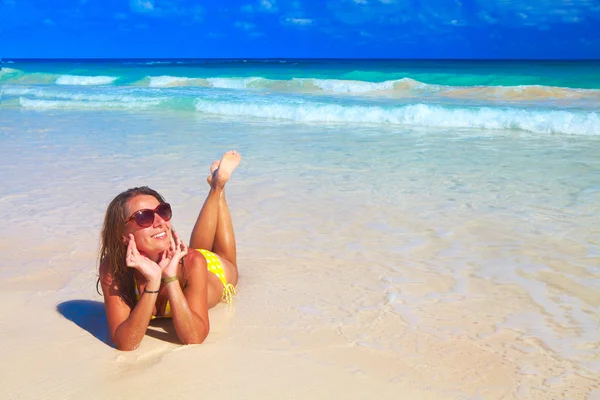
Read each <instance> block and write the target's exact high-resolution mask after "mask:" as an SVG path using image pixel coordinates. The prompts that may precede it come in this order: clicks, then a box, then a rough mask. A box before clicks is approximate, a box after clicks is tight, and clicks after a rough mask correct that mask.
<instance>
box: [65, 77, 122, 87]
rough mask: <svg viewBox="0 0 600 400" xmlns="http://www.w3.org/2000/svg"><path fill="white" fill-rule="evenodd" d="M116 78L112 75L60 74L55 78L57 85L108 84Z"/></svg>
mask: <svg viewBox="0 0 600 400" xmlns="http://www.w3.org/2000/svg"><path fill="white" fill-rule="evenodd" d="M116 80H117V77H114V76H81V75H61V76H59V77H58V79H57V80H56V84H57V85H110V84H111V83H113V82H114V81H116Z"/></svg>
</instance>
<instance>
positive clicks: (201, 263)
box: [183, 248, 206, 277]
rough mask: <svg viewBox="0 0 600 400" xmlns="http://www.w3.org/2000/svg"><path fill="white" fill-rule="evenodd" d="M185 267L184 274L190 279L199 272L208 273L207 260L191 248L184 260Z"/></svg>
mask: <svg viewBox="0 0 600 400" xmlns="http://www.w3.org/2000/svg"><path fill="white" fill-rule="evenodd" d="M183 267H184V274H185V275H186V277H189V276H190V275H193V274H195V273H196V272H198V271H200V272H202V271H206V259H205V258H204V256H202V254H201V253H200V252H199V251H197V250H195V249H191V248H190V249H188V253H187V255H186V256H185V257H184V259H183Z"/></svg>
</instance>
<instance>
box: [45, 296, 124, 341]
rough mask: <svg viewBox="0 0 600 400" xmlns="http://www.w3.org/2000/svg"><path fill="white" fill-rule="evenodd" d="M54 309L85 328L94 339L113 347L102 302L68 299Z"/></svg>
mask: <svg viewBox="0 0 600 400" xmlns="http://www.w3.org/2000/svg"><path fill="white" fill-rule="evenodd" d="M56 309H57V310H58V312H59V313H60V314H62V316H63V317H65V318H66V319H68V320H70V321H72V322H73V323H75V325H77V326H78V327H80V328H81V329H85V330H86V331H88V332H89V333H90V334H92V336H94V337H95V338H96V339H98V340H100V341H101V342H103V343H106V344H107V345H109V346H110V347H114V345H113V344H112V341H111V340H110V333H109V331H108V324H107V323H106V311H105V310H104V303H102V302H100V301H93V300H69V301H65V302H63V303H60V304H59V305H58V306H56Z"/></svg>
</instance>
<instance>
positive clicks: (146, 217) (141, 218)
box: [125, 203, 173, 228]
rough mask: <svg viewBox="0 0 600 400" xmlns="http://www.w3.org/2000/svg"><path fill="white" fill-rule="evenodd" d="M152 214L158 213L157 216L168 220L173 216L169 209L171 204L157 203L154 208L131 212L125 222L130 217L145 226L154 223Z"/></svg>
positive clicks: (129, 219) (126, 221)
mask: <svg viewBox="0 0 600 400" xmlns="http://www.w3.org/2000/svg"><path fill="white" fill-rule="evenodd" d="M154 214H158V216H159V217H161V218H162V219H164V220H165V221H168V220H170V219H171V217H172V216H173V212H172V211H171V205H170V204H169V203H162V204H159V205H158V206H157V207H156V208H155V209H154V210H150V209H148V208H145V209H143V210H139V211H136V212H134V213H133V215H132V216H131V217H129V218H127V219H126V220H125V223H128V222H129V221H131V220H132V219H134V220H135V223H136V224H138V225H139V226H140V227H142V228H147V227H149V226H150V225H152V224H153V223H154Z"/></svg>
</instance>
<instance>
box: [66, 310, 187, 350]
mask: <svg viewBox="0 0 600 400" xmlns="http://www.w3.org/2000/svg"><path fill="white" fill-rule="evenodd" d="M56 309H57V310H58V312H59V313H60V314H62V316H63V317H65V318H66V319H68V320H70V321H72V322H73V323H74V324H75V325H77V326H78V327H80V328H81V329H85V330H86V331H88V332H89V333H90V334H92V336H94V337H95V338H96V339H98V340H100V341H101V342H103V343H105V344H107V345H109V346H110V347H113V348H114V347H115V345H114V344H113V342H112V340H111V339H110V332H109V330H108V323H107V322H106V310H105V309H104V303H102V302H101V301H93V300H69V301H65V302H64V303H60V304H59V305H58V306H56ZM156 328H159V329H156ZM146 335H147V336H151V337H153V338H155V339H159V340H164V341H167V342H171V343H176V344H180V343H181V342H180V341H179V340H178V339H177V334H176V333H175V328H174V327H173V322H171V320H170V319H166V318H165V319H162V318H159V319H155V320H153V321H151V322H150V326H149V327H148V330H147V331H146Z"/></svg>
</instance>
